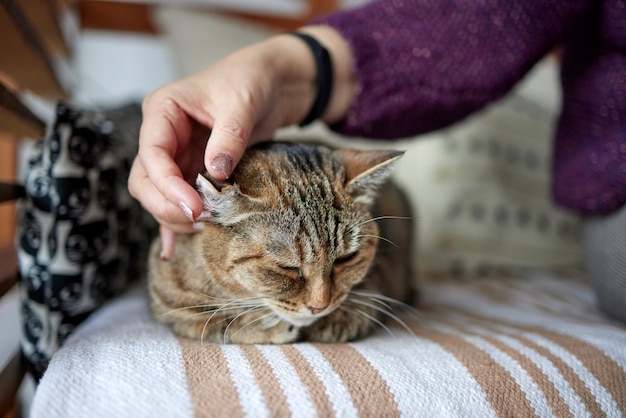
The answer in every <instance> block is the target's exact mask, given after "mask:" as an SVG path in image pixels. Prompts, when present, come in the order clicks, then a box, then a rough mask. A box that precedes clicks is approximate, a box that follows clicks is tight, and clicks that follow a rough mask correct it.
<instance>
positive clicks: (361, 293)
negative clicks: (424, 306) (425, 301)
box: [350, 290, 421, 317]
mask: <svg viewBox="0 0 626 418" xmlns="http://www.w3.org/2000/svg"><path fill="white" fill-rule="evenodd" d="M350 294H352V295H356V296H362V297H365V298H370V299H372V300H376V301H378V302H379V303H383V302H386V304H387V305H388V306H389V305H395V306H398V307H399V308H401V309H402V310H404V311H409V312H411V313H413V314H414V315H415V316H416V317H421V313H420V312H419V311H418V310H417V309H415V307H413V306H411V305H409V304H408V303H406V302H402V301H401V300H398V299H394V298H392V297H389V296H385V295H382V294H380V293H375V292H368V291H367V290H351V291H350Z"/></svg>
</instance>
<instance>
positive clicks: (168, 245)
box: [159, 225, 176, 260]
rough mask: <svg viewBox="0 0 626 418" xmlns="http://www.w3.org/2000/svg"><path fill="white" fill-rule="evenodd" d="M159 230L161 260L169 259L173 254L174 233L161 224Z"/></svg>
mask: <svg viewBox="0 0 626 418" xmlns="http://www.w3.org/2000/svg"><path fill="white" fill-rule="evenodd" d="M159 232H160V234H161V253H160V257H161V260H169V259H170V258H172V254H174V242H175V241H176V233H175V232H174V231H172V230H171V229H169V228H167V227H165V226H163V225H161V228H159Z"/></svg>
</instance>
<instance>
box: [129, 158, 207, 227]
mask: <svg viewBox="0 0 626 418" xmlns="http://www.w3.org/2000/svg"><path fill="white" fill-rule="evenodd" d="M185 184H187V183H185ZM128 190H129V192H130V194H131V196H133V197H134V198H136V199H137V200H139V202H141V204H142V205H143V207H144V208H145V209H146V210H147V211H148V212H150V213H151V214H152V215H153V216H154V217H155V218H156V219H157V221H159V223H161V224H170V225H182V227H180V228H178V227H176V228H174V229H177V230H179V229H184V230H189V229H190V225H191V222H193V219H192V216H193V215H192V213H191V211H190V210H187V209H186V208H184V207H181V206H180V204H179V205H175V204H173V203H172V202H170V201H169V200H168V199H167V198H166V197H165V196H163V194H161V192H160V191H159V190H158V189H157V188H156V187H155V186H154V184H153V183H152V181H151V180H150V178H149V177H148V175H147V173H146V171H145V169H144V168H143V165H142V163H141V160H140V159H139V158H136V159H135V161H134V162H133V165H132V167H131V170H130V175H129V179H128ZM194 193H195V191H194Z"/></svg>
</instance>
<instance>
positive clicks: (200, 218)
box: [196, 210, 212, 222]
mask: <svg viewBox="0 0 626 418" xmlns="http://www.w3.org/2000/svg"><path fill="white" fill-rule="evenodd" d="M211 218H212V216H211V212H209V211H208V210H204V211H202V213H201V214H200V215H198V217H197V218H196V221H202V222H206V221H210V220H211Z"/></svg>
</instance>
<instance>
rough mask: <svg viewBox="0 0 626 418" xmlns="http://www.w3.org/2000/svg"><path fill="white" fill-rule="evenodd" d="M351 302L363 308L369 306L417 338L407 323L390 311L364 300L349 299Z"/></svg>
mask: <svg viewBox="0 0 626 418" xmlns="http://www.w3.org/2000/svg"><path fill="white" fill-rule="evenodd" d="M349 302H352V303H356V304H358V305H363V306H367V307H368V308H372V309H374V310H376V311H378V312H380V313H381V314H383V315H386V316H387V317H389V318H391V319H393V320H394V321H396V323H398V324H400V326H402V328H404V329H405V330H406V331H407V332H408V333H409V334H411V335H413V336H415V333H414V332H413V330H412V329H411V328H410V327H409V326H408V325H407V323H406V322H404V321H403V320H402V319H400V317H399V316H398V315H396V314H394V313H393V312H391V311H388V310H386V309H383V308H381V307H380V306H377V305H375V304H373V303H369V302H366V301H363V300H358V299H355V298H353V299H349Z"/></svg>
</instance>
